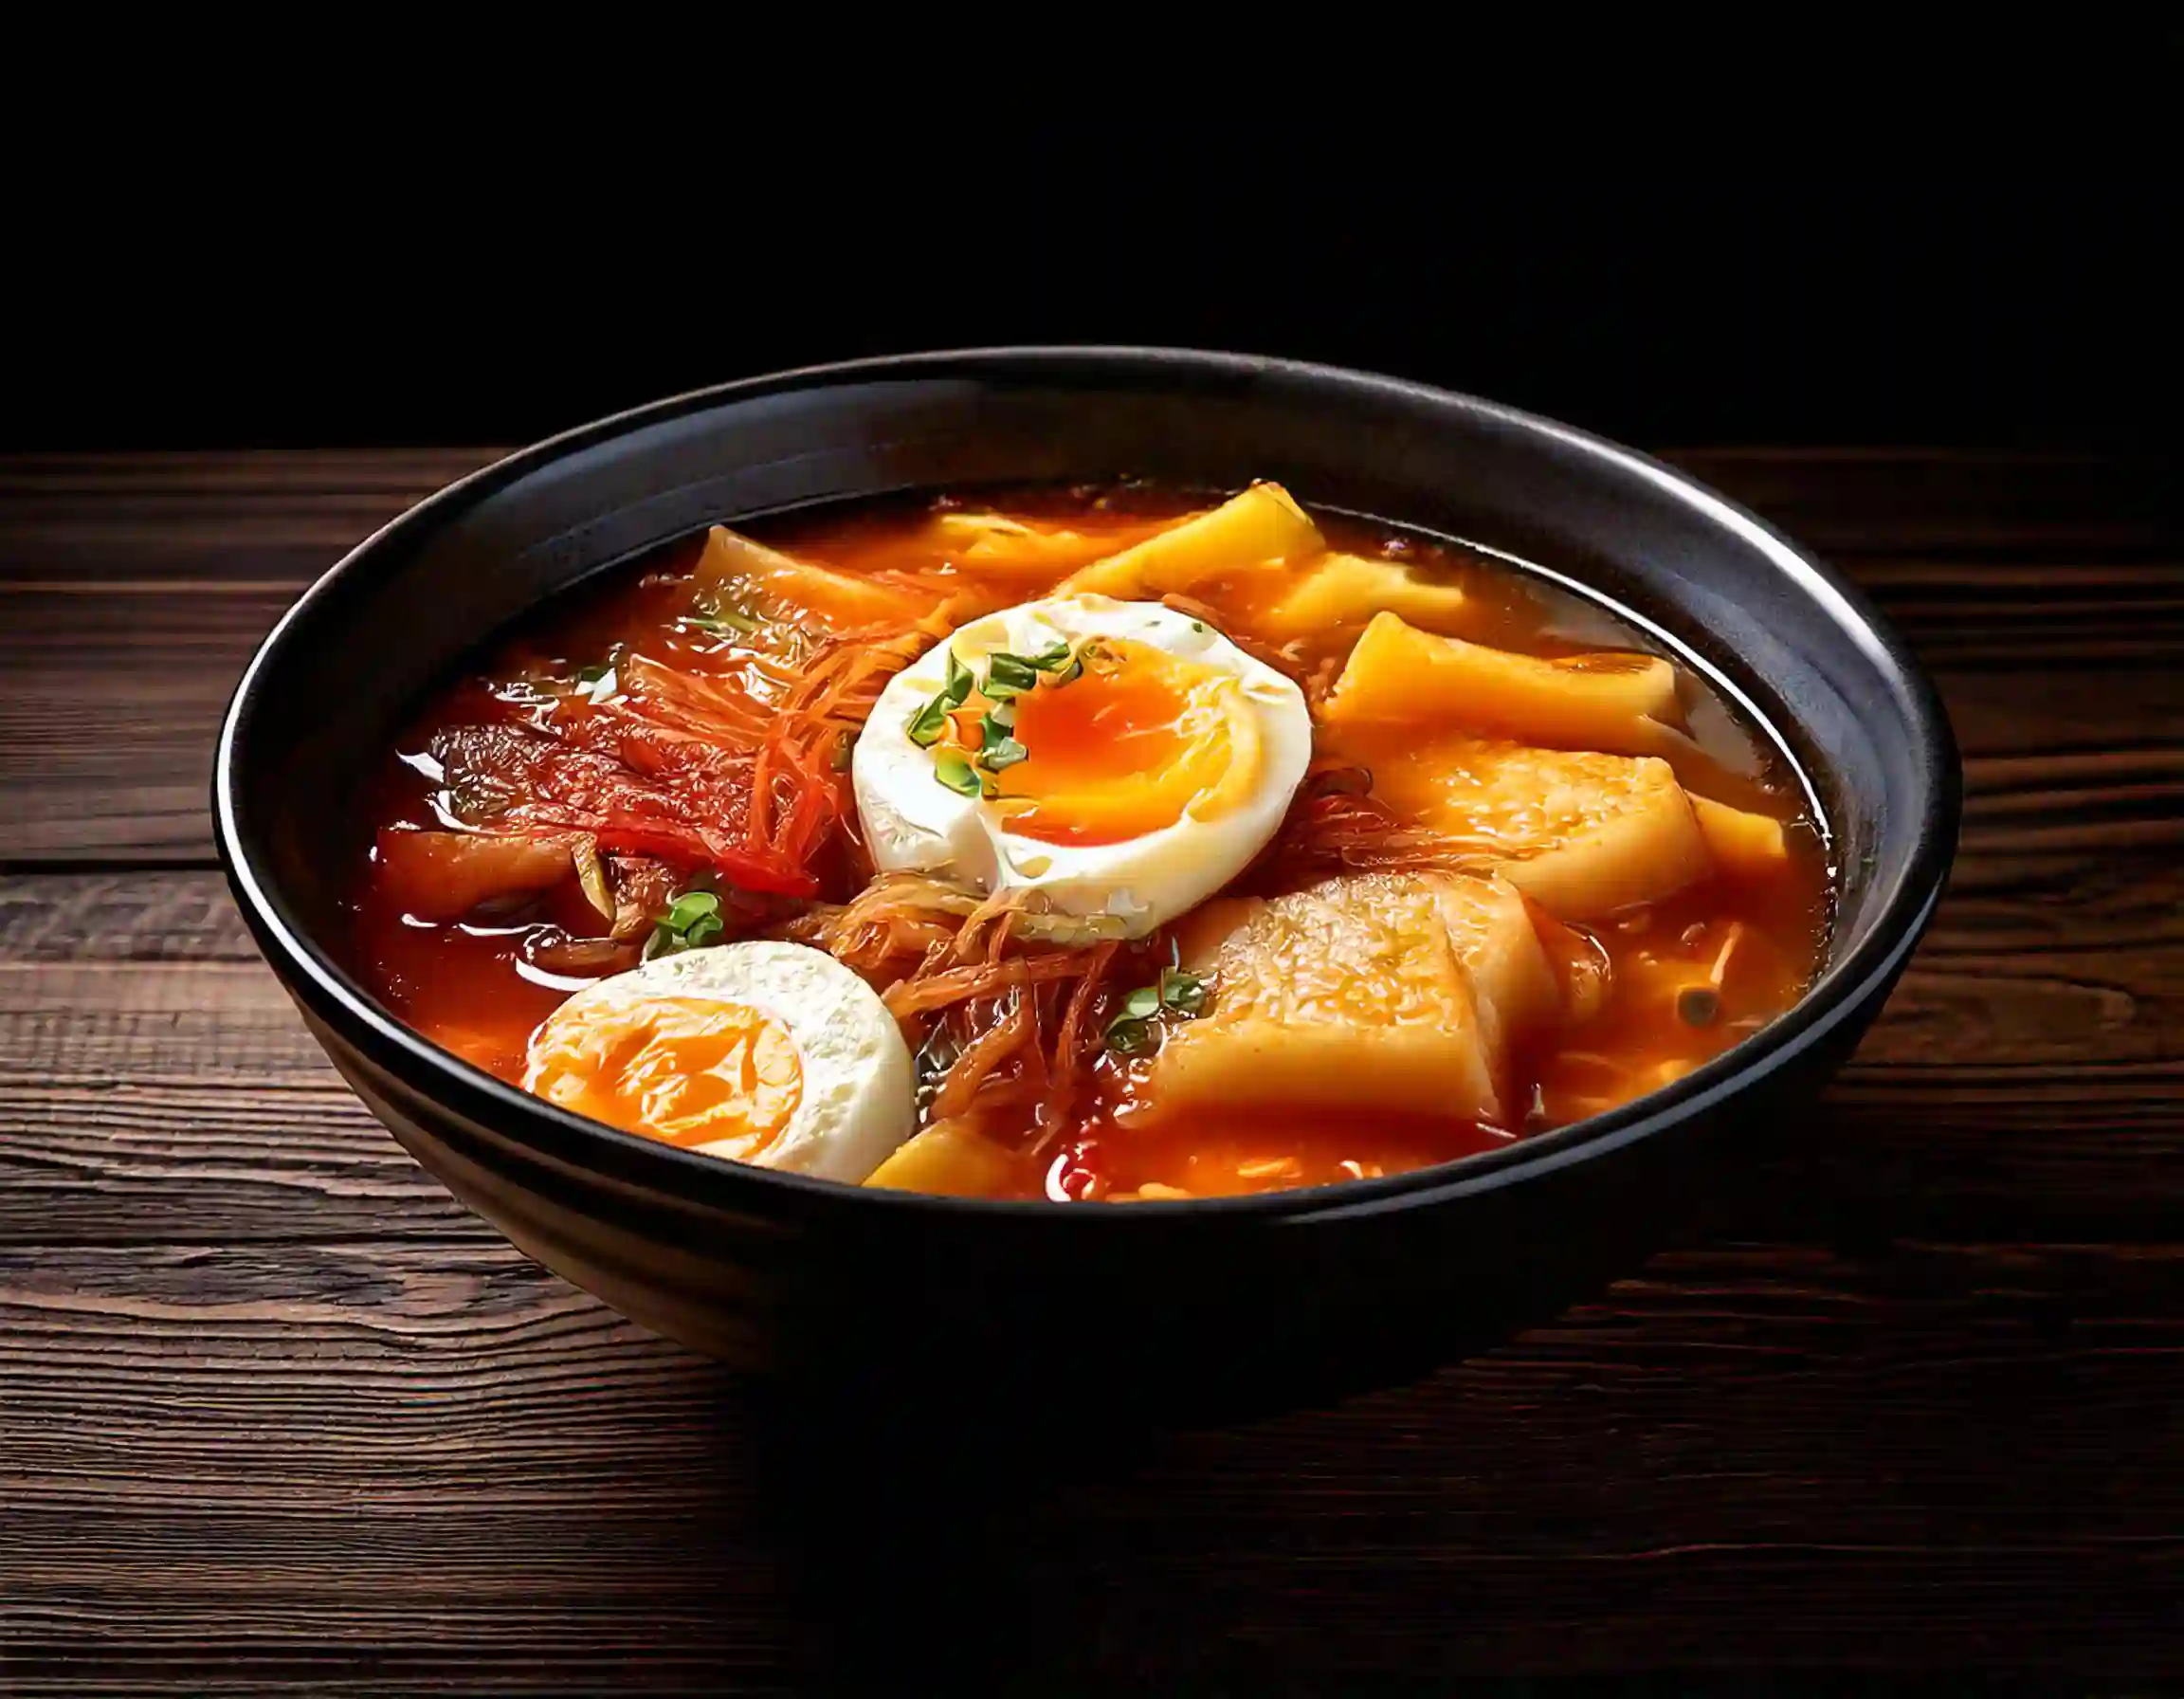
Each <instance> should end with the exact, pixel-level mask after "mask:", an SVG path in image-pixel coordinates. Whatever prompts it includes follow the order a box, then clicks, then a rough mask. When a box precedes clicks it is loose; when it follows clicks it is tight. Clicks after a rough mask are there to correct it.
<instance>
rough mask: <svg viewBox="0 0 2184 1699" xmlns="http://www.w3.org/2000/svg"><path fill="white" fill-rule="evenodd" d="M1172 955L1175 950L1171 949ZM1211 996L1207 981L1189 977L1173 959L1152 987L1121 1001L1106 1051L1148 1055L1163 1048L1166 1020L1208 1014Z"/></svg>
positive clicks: (1129, 1054) (1186, 1018) (1192, 976)
mask: <svg viewBox="0 0 2184 1699" xmlns="http://www.w3.org/2000/svg"><path fill="white" fill-rule="evenodd" d="M1170 953H1171V956H1172V957H1173V954H1174V950H1173V947H1171V952H1170ZM1209 999H1210V992H1209V991H1208V989H1207V985H1206V981H1205V980H1203V979H1201V978H1200V977H1198V976H1197V975H1196V974H1187V973H1185V972H1184V971H1183V970H1182V969H1181V968H1180V967H1177V966H1175V965H1174V962H1173V960H1171V962H1170V965H1168V966H1167V967H1164V968H1162V969H1161V970H1160V978H1159V980H1158V982H1157V983H1156V984H1152V985H1140V986H1139V987H1138V988H1137V990H1136V991H1134V992H1132V993H1131V994H1130V995H1129V996H1126V997H1124V998H1123V999H1122V1004H1121V1007H1120V1008H1119V1009H1118V1010H1117V1011H1116V1013H1115V1017H1114V1019H1112V1020H1110V1021H1109V1022H1108V1023H1107V1048H1108V1049H1109V1050H1113V1051H1114V1052H1115V1053H1116V1054H1117V1055H1119V1056H1143V1055H1149V1054H1151V1053H1152V1052H1153V1051H1154V1050H1158V1049H1159V1048H1160V1033H1161V1027H1162V1023H1163V1021H1164V1020H1166V1019H1167V1018H1168V1017H1170V1016H1173V1017H1174V1018H1175V1019H1178V1020H1195V1019H1197V1018H1198V1016H1200V1015H1201V1014H1205V1013H1206V1005H1207V1002H1208V1001H1209Z"/></svg>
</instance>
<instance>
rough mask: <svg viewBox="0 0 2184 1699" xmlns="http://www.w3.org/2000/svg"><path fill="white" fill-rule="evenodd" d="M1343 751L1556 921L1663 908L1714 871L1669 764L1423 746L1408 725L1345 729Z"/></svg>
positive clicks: (1414, 817) (1440, 743)
mask: <svg viewBox="0 0 2184 1699" xmlns="http://www.w3.org/2000/svg"><path fill="white" fill-rule="evenodd" d="M1341 753H1342V754H1343V755H1345V756H1348V757H1352V758H1356V759H1359V760H1361V761H1362V762H1363V764H1364V765H1365V766H1366V767H1367V768H1368V769H1369V770H1370V771H1371V772H1372V775H1373V794H1374V796H1375V797H1377V798H1378V799H1379V800H1380V801H1381V802H1383V803H1385V804H1386V805H1387V806H1388V807H1389V808H1390V809H1392V810H1393V811H1394V812H1395V813H1397V814H1398V815H1400V816H1401V817H1403V818H1404V819H1405V820H1406V821H1407V822H1409V823H1410V824H1412V825H1414V826H1417V827H1419V828H1421V829H1423V830H1424V831H1429V832H1430V833H1432V834H1433V835H1435V836H1437V837H1441V838H1444V839H1446V840H1447V843H1448V846H1449V849H1451V850H1452V851H1454V852H1456V853H1459V854H1476V855H1477V856H1478V857H1479V860H1480V864H1481V866H1482V868H1492V869H1493V870H1495V871H1496V872H1498V873H1500V874H1501V876H1502V877H1503V878H1505V879H1507V880H1508V881H1509V883H1510V884H1512V885H1514V886H1517V888H1518V889H1519V890H1520V891H1522V892H1523V893H1524V894H1525V895H1526V896H1528V897H1530V898H1531V899H1532V900H1533V901H1534V902H1536V903H1538V904H1539V905H1540V907H1542V908H1544V909H1545V910H1546V911H1547V912H1548V913H1549V914H1551V915H1553V916H1555V918H1556V920H1562V921H1589V920H1598V919H1600V918H1602V917H1603V916H1606V915H1611V914H1614V913H1616V912H1617V911H1618V910H1621V909H1625V908H1630V907H1634V906H1636V905H1637V904H1642V903H1655V902H1659V901H1660V900H1661V899H1662V898H1664V897H1668V896H1672V895H1674V894H1675V893H1676V892H1677V891H1680V890H1682V889H1683V887H1684V886H1688V885H1692V884H1695V883H1697V882H1698V881H1699V880H1701V879H1703V878H1705V877H1706V876H1707V875H1708V874H1709V873H1710V872H1711V871H1712V870H1713V860H1712V857H1711V855H1710V853H1709V851H1708V849H1707V845H1706V837H1705V834H1704V833H1703V832H1702V831H1701V830H1700V826H1699V819H1698V815H1697V814H1696V813H1694V812H1693V810H1692V807H1691V799H1690V798H1689V797H1688V796H1687V795H1684V792H1683V786H1682V785H1680V784H1679V783H1677V781H1676V774H1675V770H1674V769H1673V768H1671V767H1670V766H1669V765H1668V763H1667V762H1666V761H1665V760H1662V759H1660V758H1658V757H1654V756H1636V757H1633V756H1620V755H1602V754H1599V753H1597V752H1594V751H1591V750H1556V749H1532V748H1528V747H1526V746H1525V745H1523V744H1520V743H1507V742H1502V741H1501V740H1495V739H1485V738H1469V737H1454V738H1451V737H1446V736H1444V737H1439V738H1427V739H1424V740H1418V734H1417V732H1416V730H1415V728H1407V727H1401V726H1388V727H1374V728H1370V729H1369V730H1368V728H1345V729H1344V731H1343V734H1342V737H1341Z"/></svg>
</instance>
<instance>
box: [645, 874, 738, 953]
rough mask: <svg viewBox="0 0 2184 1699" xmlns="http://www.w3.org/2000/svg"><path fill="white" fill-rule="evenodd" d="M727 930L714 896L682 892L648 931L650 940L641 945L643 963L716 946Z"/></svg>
mask: <svg viewBox="0 0 2184 1699" xmlns="http://www.w3.org/2000/svg"><path fill="white" fill-rule="evenodd" d="M727 930H728V922H727V920H726V919H725V918H724V917H723V916H722V915H721V913H720V899H719V897H718V896H717V895H715V894H714V893H713V892H712V891H684V892H683V894H682V895H681V896H679V897H677V898H676V899H675V900H674V902H672V903H670V904H668V905H667V912H666V913H665V914H664V915H662V916H661V917H660V921H659V923H658V924H657V925H655V926H654V927H653V928H652V936H651V937H650V938H649V939H647V940H646V942H645V959H646V960H647V961H650V960H653V959H655V958H658V957H661V956H673V955H677V954H679V953H680V952H682V951H683V950H701V949H703V948H704V947H705V946H706V945H707V944H712V943H719V941H720V938H721V935H722V934H723V933H725V932H726V931H727Z"/></svg>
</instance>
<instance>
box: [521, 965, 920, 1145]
mask: <svg viewBox="0 0 2184 1699" xmlns="http://www.w3.org/2000/svg"><path fill="white" fill-rule="evenodd" d="M523 1087H524V1089H525V1090H527V1091H531V1092H534V1093H536V1094H537V1096H539V1097H542V1098H544V1099H545V1100H546V1101H547V1102H548V1103H551V1104H556V1105H559V1106H560V1107H562V1108H564V1109H570V1110H573V1111H574V1112H575V1113H576V1114H579V1115H588V1116H590V1117H591V1118H592V1120H594V1121H603V1122H605V1123H606V1124H608V1125H610V1126H616V1127H620V1128H621V1129H622V1130H623V1131H624V1132H629V1133H637V1134H641V1135H643V1136H644V1137H646V1138H649V1139H658V1140H660V1141H662V1142H664V1143H667V1144H675V1145H680V1146H682V1147H683V1149H686V1150H698V1151H703V1152H705V1153H706V1154H707V1155H709V1156H717V1157H728V1158H731V1159H733V1160H736V1161H738V1162H753V1163H756V1164H757V1165H758V1166H760V1167H764V1168H780V1169H786V1170H788V1171H790V1172H792V1173H795V1174H810V1175H816V1176H818V1177H819V1178H822V1179H837V1180H846V1181H850V1182H855V1181H858V1180H862V1179H864V1178H865V1176H866V1175H868V1174H870V1173H871V1172H872V1171H873V1169H875V1168H877V1167H879V1165H880V1164H881V1163H882V1162H883V1161H884V1160H886V1159H887V1158H888V1157H889V1156H890V1155H892V1154H893V1153H894V1151H895V1148H896V1146H897V1145H899V1144H901V1142H903V1141H904V1140H905V1139H907V1138H909V1137H910V1134H911V1132H912V1131H913V1130H914V1127H915V1124H916V1119H917V1112H916V1107H915V1098H914V1090H913V1086H912V1076H911V1066H910V1052H909V1050H908V1047H907V1046H905V1045H904V1044H903V1042H902V1034H901V1030H900V1029H899V1028H898V1027H897V1026H896V1024H895V1020H894V1017H893V1016H892V1015H890V1014H888V1013H887V1011H886V1008H885V1007H884V1005H883V1004H882V1003H881V1001H880V998H879V997H878V996H876V995H875V994H874V992H873V991H872V988H871V987H870V986H868V985H866V984H865V981H864V980H863V979H861V978H859V977H857V976H856V975H855V974H854V973H852V972H850V970H849V969H847V968H846V967H844V966H843V965H842V964H841V963H840V962H839V961H836V960H835V959H833V958H832V957H831V956H828V955H827V954H826V953H825V952H824V951H820V950H813V949H809V948H807V947H806V946H804V945H802V944H791V943H767V942H751V943H733V944H722V945H719V946H718V947H717V948H710V949H700V950H689V951H685V952H683V954H681V955H676V956H664V957H662V958H660V959H657V960H654V961H647V962H646V963H645V964H644V965H643V966H641V967H635V968H631V969H630V970H629V971H628V973H624V974H615V975H613V976H611V977H609V978H605V979H601V980H599V981H597V982H596V983H595V984H592V985H588V986H586V987H585V988H584V989H583V990H582V991H579V992H578V993H576V995H575V996H573V997H571V998H570V999H569V1000H568V1001H567V1002H566V1003H563V1004H562V1005H561V1006H560V1008H558V1009H556V1010H555V1012H554V1013H553V1014H550V1015H548V1016H547V1017H546V1019H545V1020H544V1021H543V1022H542V1023H541V1024H540V1025H539V1027H538V1030H537V1032H534V1033H533V1034H532V1036H531V1047H530V1052H529V1056H528V1058H527V1062H526V1066H525V1069H524V1073H523Z"/></svg>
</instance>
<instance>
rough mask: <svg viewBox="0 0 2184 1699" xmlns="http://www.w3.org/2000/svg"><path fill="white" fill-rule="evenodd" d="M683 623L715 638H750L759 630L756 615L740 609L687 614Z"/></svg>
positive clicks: (722, 609)
mask: <svg viewBox="0 0 2184 1699" xmlns="http://www.w3.org/2000/svg"><path fill="white" fill-rule="evenodd" d="M682 623H683V624H684V625H686V626H693V627H695V628H696V629H697V630H701V631H706V632H710V633H711V634H712V635H713V636H715V637H748V636H750V635H751V633H752V632H754V631H755V630H757V629H758V620H757V616H756V615H755V614H750V613H746V612H743V611H742V609H740V608H728V607H719V606H716V607H712V608H708V609H707V610H705V611H704V612H700V613H685V614H683V616H682Z"/></svg>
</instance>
